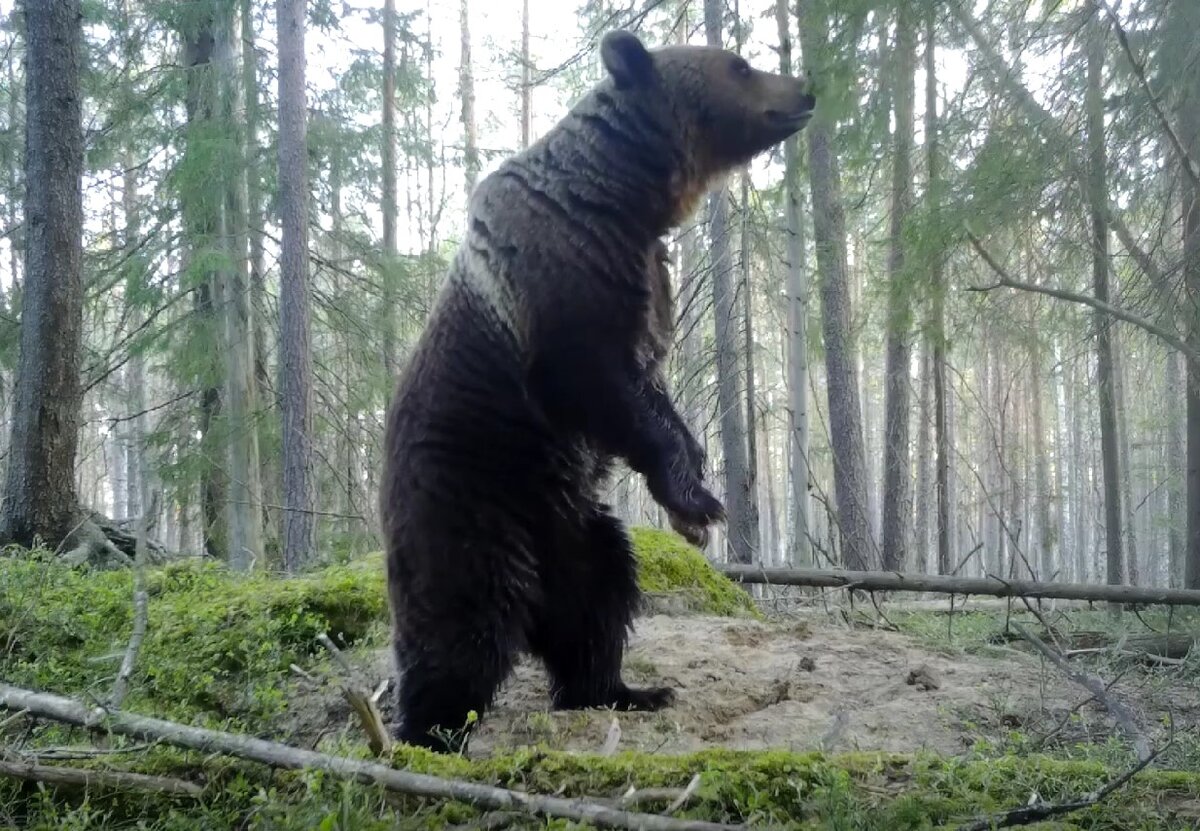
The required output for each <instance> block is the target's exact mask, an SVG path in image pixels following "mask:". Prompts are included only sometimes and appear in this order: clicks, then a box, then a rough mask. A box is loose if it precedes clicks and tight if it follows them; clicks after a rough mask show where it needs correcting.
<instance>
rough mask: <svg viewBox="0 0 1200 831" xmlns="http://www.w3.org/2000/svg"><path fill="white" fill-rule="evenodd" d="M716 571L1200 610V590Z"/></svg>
mask: <svg viewBox="0 0 1200 831" xmlns="http://www.w3.org/2000/svg"><path fill="white" fill-rule="evenodd" d="M713 567H714V568H716V569H717V571H719V572H721V573H722V574H724V575H725V576H726V577H728V578H730V579H731V580H734V581H736V582H742V583H773V584H775V585H780V586H818V587H823V588H842V589H846V588H854V589H860V590H862V591H902V592H933V593H936V594H963V595H975V594H981V595H987V596H989V597H1055V598H1060V599H1063V600H1090V601H1094V602H1112V603H1145V604H1151V605H1152V604H1161V605H1166V606H1200V590H1196V589H1161V588H1150V587H1143V586H1121V585H1099V586H1091V585H1087V584H1083V583H1042V582H1039V581H1037V580H1001V579H1000V578H998V577H948V576H946V575H941V574H908V573H904V572H898V571H846V570H843V569H825V568H761V567H759V566H750V565H737V564H734V563H719V564H714V566H713Z"/></svg>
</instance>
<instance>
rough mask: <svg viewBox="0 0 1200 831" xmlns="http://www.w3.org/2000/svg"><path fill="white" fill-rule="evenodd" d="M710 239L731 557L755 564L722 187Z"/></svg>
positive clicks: (717, 17)
mask: <svg viewBox="0 0 1200 831" xmlns="http://www.w3.org/2000/svg"><path fill="white" fill-rule="evenodd" d="M722 11H723V6H722V4H721V2H720V0H705V2H704V30H705V33H706V35H707V38H708V43H709V45H716V46H720V45H722V37H721V31H722V28H721V13H722ZM708 216H709V226H710V229H711V234H712V249H711V250H712V271H713V273H712V284H713V312H714V318H713V319H714V323H715V328H716V332H715V335H716V350H717V409H718V412H719V415H720V420H719V423H720V429H721V450H722V454H723V456H724V461H725V497H726V502H725V504H726V508H727V514H728V522H727V524H726V527H727V529H728V539H729V553H730V556H731V557H732V559H733V561H734V562H739V563H751V562H753V561H754V556H755V553H756V551H755V549H756V547H757V543H758V539H757V538H758V520H757V518H756V517H755V515H754V500H753V494H752V493H751V491H750V487H751V483H750V473H749V470H750V468H749V464H748V462H747V453H746V425H745V419H744V410H743V406H742V402H741V401H739V398H738V383H737V376H738V360H737V339H736V317H735V313H734V297H733V275H732V273H731V272H732V271H733V258H732V255H731V252H730V250H729V236H730V234H729V194H728V191H727V190H726V189H725V187H723V186H722V187H720V188H718V189H717V190H716V191H714V192H713V194H712V195H711V196H710V197H709V202H708Z"/></svg>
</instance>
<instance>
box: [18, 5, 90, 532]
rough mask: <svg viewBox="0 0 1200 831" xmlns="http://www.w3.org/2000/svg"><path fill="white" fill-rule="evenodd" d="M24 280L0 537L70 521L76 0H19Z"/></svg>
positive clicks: (77, 305)
mask: <svg viewBox="0 0 1200 831" xmlns="http://www.w3.org/2000/svg"><path fill="white" fill-rule="evenodd" d="M24 17H25V36H26V71H25V246H26V247H25V268H26V274H25V285H24V296H23V304H22V313H21V332H20V356H19V359H18V364H17V377H16V384H15V386H16V389H15V394H14V396H13V398H14V400H13V415H12V435H11V439H10V441H9V451H8V471H7V478H6V482H5V488H4V505H3V509H2V510H0V540H3V541H4V542H9V543H18V544H20V545H26V546H28V545H32V544H33V542H34V539H35V538H40V539H41V540H42V541H43V542H44V543H45V544H49V545H54V544H56V543H58V542H60V541H63V540H66V539H68V538H69V537H71V536H72V533H73V531H74V530H75V526H76V524H77V523H78V521H79V510H78V507H79V506H78V500H77V496H76V490H75V451H76V444H77V441H78V433H79V416H80V410H81V407H82V403H83V391H82V388H81V385H80V379H79V372H80V361H81V357H82V354H81V348H82V340H83V334H82V328H83V277H82V268H83V191H82V187H83V122H82V94H81V91H80V87H79V80H80V78H79V76H80V64H81V53H82V47H83V42H82V41H83V33H82V9H81V7H80V3H79V0H43V1H42V2H37V3H29V4H26V6H25V9H24Z"/></svg>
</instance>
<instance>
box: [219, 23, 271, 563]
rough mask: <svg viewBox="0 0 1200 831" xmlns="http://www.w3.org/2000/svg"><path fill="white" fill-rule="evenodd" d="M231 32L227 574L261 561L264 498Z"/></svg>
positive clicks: (223, 51)
mask: <svg viewBox="0 0 1200 831" xmlns="http://www.w3.org/2000/svg"><path fill="white" fill-rule="evenodd" d="M236 31H237V29H235V27H234V20H233V18H232V10H230V17H229V18H228V19H225V20H222V21H221V24H220V27H219V28H218V31H217V33H216V34H217V44H216V48H217V55H216V59H217V62H218V66H219V71H220V73H221V78H222V87H223V94H222V99H223V100H224V102H225V105H224V107H225V112H224V116H225V122H226V129H228V130H229V131H230V133H231V135H232V136H233V157H232V159H231V162H232V166H233V169H232V170H229V171H226V172H225V175H224V176H223V179H224V185H225V205H226V223H225V225H226V230H227V234H226V240H225V241H226V247H227V249H228V252H229V256H230V263H231V268H230V269H229V272H228V274H229V276H228V281H227V284H226V287H225V303H224V308H223V317H224V322H225V338H224V341H225V343H224V346H223V348H222V350H221V351H222V352H223V353H224V357H225V404H226V407H225V424H226V426H227V430H228V447H227V449H226V458H227V459H228V465H229V504H228V510H227V517H228V522H229V566H230V568H231V569H233V570H234V571H248V570H249V569H250V568H251V567H252V566H253V564H254V563H255V562H259V563H260V564H261V562H262V555H263V523H262V506H263V493H262V480H261V478H260V476H261V474H262V468H261V466H260V462H259V454H258V428H257V425H256V424H255V423H254V415H255V412H256V411H257V409H258V407H257V402H256V400H255V394H254V393H255V389H254V387H255V383H254V364H255V361H254V359H255V349H254V340H255V334H256V333H255V331H254V322H253V305H252V298H251V292H252V287H251V282H250V259H251V258H250V254H249V251H248V249H247V243H248V228H247V202H248V194H247V185H248V181H247V180H248V176H249V171H248V169H247V165H246V158H247V157H246V148H247V134H246V131H245V130H246V124H245V114H244V112H243V111H242V90H243V89H244V82H242V83H239V79H238V71H237V63H236V56H235V54H234V50H233V43H232V38H233V36H234V33H235V32H236ZM243 48H245V45H244V44H243Z"/></svg>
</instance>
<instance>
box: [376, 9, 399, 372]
mask: <svg viewBox="0 0 1200 831" xmlns="http://www.w3.org/2000/svg"><path fill="white" fill-rule="evenodd" d="M381 163H382V166H383V194H382V197H381V198H382V201H383V206H382V211H383V269H382V272H383V273H382V275H381V276H382V278H383V279H382V280H381V282H382V284H383V293H382V297H381V304H382V310H381V311H382V314H381V315H380V317H381V319H382V320H381V325H382V326H383V333H382V337H381V340H382V342H383V365H384V368H385V369H386V370H387V374H388V377H389V378H395V377H396V374H397V372H398V371H399V365H398V364H397V358H398V356H397V354H396V336H397V334H398V333H397V329H396V294H395V282H396V279H397V276H398V275H397V274H396V265H397V260H398V259H399V249H398V247H397V243H396V219H397V217H396V213H397V210H398V209H397V202H396V0H384V3H383V152H382V159H381Z"/></svg>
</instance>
